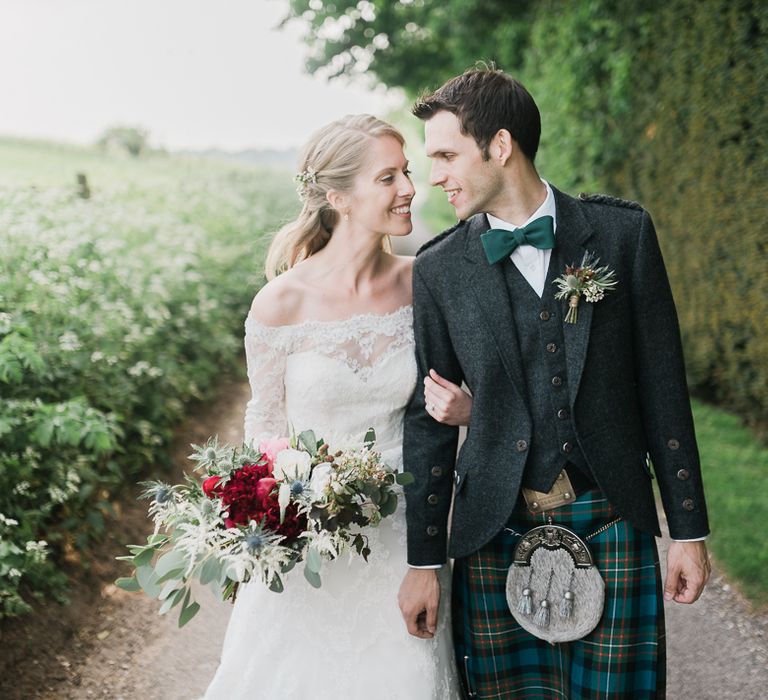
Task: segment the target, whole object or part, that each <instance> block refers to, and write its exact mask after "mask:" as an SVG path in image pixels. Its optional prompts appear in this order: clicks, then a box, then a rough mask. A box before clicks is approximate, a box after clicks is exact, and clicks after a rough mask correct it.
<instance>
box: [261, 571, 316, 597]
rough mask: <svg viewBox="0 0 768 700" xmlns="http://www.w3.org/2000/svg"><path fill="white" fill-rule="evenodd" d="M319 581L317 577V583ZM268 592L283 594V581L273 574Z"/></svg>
mask: <svg viewBox="0 0 768 700" xmlns="http://www.w3.org/2000/svg"><path fill="white" fill-rule="evenodd" d="M319 580H320V577H318V581H319ZM310 583H311V582H310ZM313 585H314V584H313ZM269 590H270V591H272V592H273V593H282V592H283V590H284V588H283V579H281V578H280V577H279V576H278V575H277V574H275V577H274V578H273V579H272V581H271V583H270V584H269Z"/></svg>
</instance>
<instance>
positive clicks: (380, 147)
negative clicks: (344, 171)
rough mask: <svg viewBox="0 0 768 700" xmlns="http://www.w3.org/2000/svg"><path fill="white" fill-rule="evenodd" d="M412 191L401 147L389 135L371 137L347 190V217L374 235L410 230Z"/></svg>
mask: <svg viewBox="0 0 768 700" xmlns="http://www.w3.org/2000/svg"><path fill="white" fill-rule="evenodd" d="M414 194H415V191H414V189H413V183H412V182H411V178H410V171H409V170H408V161H407V160H406V158H405V154H404V153H403V147H402V146H401V145H400V143H399V142H398V140H397V139H396V138H394V137H392V136H379V137H377V138H373V139H371V145H370V148H369V150H368V155H367V158H366V162H365V165H364V166H363V168H362V169H361V170H360V172H359V173H358V175H357V177H356V178H355V185H354V188H353V190H352V192H350V194H349V199H348V202H349V206H348V210H349V218H350V221H351V222H352V223H353V224H355V225H356V226H360V227H363V228H365V229H366V230H368V231H370V232H371V233H375V234H377V235H384V234H389V235H391V236H405V235H407V234H409V233H410V232H411V229H412V228H413V224H412V223H411V200H412V199H413V196H414Z"/></svg>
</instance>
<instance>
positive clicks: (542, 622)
mask: <svg viewBox="0 0 768 700" xmlns="http://www.w3.org/2000/svg"><path fill="white" fill-rule="evenodd" d="M533 624H534V625H538V626H539V627H549V601H548V600H542V601H541V603H539V609H538V610H537V611H536V615H535V616H534V618H533Z"/></svg>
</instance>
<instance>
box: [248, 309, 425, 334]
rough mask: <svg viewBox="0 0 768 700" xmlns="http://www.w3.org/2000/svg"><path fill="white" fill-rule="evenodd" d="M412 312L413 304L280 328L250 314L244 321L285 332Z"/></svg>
mask: <svg viewBox="0 0 768 700" xmlns="http://www.w3.org/2000/svg"><path fill="white" fill-rule="evenodd" d="M411 311H413V304H403V305H402V306H400V307H398V308H397V309H395V310H394V311H387V312H386V313H377V312H375V311H368V312H366V313H361V314H353V315H352V316H347V317H346V318H331V319H326V320H316V319H307V320H306V321H299V322H298V323H287V324H284V325H281V326H268V325H267V324H265V323H262V322H261V321H257V320H256V319H255V318H253V316H251V314H250V312H249V313H248V316H247V317H246V319H245V324H246V325H253V326H257V327H258V328H260V329H263V330H265V331H281V330H287V329H295V328H306V327H308V326H333V325H344V324H347V323H351V322H352V321H362V320H369V319H370V320H372V321H376V320H379V319H381V320H384V319H389V318H395V317H397V316H405V315H406V312H411Z"/></svg>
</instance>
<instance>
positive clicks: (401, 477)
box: [395, 472, 416, 486]
mask: <svg viewBox="0 0 768 700" xmlns="http://www.w3.org/2000/svg"><path fill="white" fill-rule="evenodd" d="M415 480H416V479H415V477H414V476H413V474H411V472H400V473H398V474H397V475H396V476H395V481H396V482H397V483H398V484H400V486H408V484H412V483H413V482H414V481H415Z"/></svg>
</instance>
